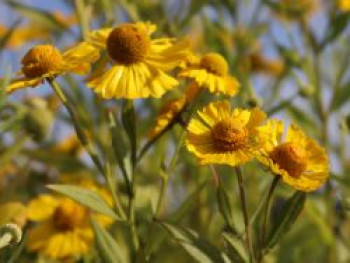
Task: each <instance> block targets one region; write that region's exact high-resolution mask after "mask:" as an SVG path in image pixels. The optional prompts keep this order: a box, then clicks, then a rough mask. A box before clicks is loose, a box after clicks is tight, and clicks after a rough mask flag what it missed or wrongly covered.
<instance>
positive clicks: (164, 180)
mask: <svg viewBox="0 0 350 263" xmlns="http://www.w3.org/2000/svg"><path fill="white" fill-rule="evenodd" d="M168 184H169V176H168V174H167V173H165V172H163V171H161V186H160V191H159V197H158V201H157V207H156V211H155V213H154V217H155V218H158V216H159V213H160V212H161V209H162V207H163V204H164V200H165V197H166V191H167V189H168Z"/></svg>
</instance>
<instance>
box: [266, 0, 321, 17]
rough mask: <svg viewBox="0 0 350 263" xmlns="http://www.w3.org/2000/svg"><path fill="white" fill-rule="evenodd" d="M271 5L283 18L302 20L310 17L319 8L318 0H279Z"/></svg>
mask: <svg viewBox="0 0 350 263" xmlns="http://www.w3.org/2000/svg"><path fill="white" fill-rule="evenodd" d="M270 7H271V8H272V10H273V11H274V12H275V14H277V15H278V16H279V17H281V18H282V19H287V20H300V19H308V18H309V17H310V16H311V15H312V14H314V13H315V12H316V11H317V9H318V2H317V1H316V0H282V1H280V0H278V1H275V2H273V3H272V4H271V5H270Z"/></svg>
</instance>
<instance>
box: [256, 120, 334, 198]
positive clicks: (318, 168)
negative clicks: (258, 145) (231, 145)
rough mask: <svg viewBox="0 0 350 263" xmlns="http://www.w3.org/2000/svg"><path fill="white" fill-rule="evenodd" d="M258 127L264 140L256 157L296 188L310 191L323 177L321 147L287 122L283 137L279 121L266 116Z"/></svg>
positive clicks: (324, 162)
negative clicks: (264, 122) (267, 118)
mask: <svg viewBox="0 0 350 263" xmlns="http://www.w3.org/2000/svg"><path fill="white" fill-rule="evenodd" d="M259 131H260V132H261V133H262V134H264V136H262V137H264V142H265V143H264V144H263V147H262V154H261V155H260V156H258V157H257V158H258V160H259V161H260V162H261V163H263V164H264V165H266V166H267V167H269V168H270V169H271V170H272V172H273V173H275V174H277V175H280V176H281V177H282V179H283V181H284V182H285V183H287V184H289V185H290V186H292V187H294V188H295V189H297V190H300V191H314V190H316V189H318V188H319V187H320V186H321V185H322V184H323V183H324V182H325V181H326V180H327V178H328V176H329V162H328V157H327V154H326V152H325V150H324V149H323V148H322V147H321V146H319V145H318V144H317V143H316V142H315V141H314V140H313V139H311V138H308V137H307V136H306V135H305V134H304V132H303V131H302V130H301V129H300V128H298V127H297V126H295V125H291V126H290V127H289V128H288V129H287V131H286V136H285V139H283V138H282V135H283V131H284V127H283V123H282V122H281V121H277V120H270V121H268V123H267V124H266V125H265V126H262V127H260V128H259Z"/></svg>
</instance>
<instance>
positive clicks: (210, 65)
mask: <svg viewBox="0 0 350 263" xmlns="http://www.w3.org/2000/svg"><path fill="white" fill-rule="evenodd" d="M200 66H201V67H202V68H204V69H206V70H207V71H208V72H210V73H213V74H215V75H218V76H225V75H227V73H228V65H227V62H226V60H225V59H224V58H223V57H222V56H221V55H219V54H217V53H208V54H205V55H204V56H202V58H201V61H200Z"/></svg>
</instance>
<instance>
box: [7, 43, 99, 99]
mask: <svg viewBox="0 0 350 263" xmlns="http://www.w3.org/2000/svg"><path fill="white" fill-rule="evenodd" d="M98 57H99V53H98V51H97V49H95V48H94V47H93V46H92V45H89V44H88V43H80V44H77V45H75V46H73V47H72V48H70V49H68V50H67V51H65V52H63V53H62V54H61V52H60V51H59V50H58V49H57V48H56V47H54V46H52V45H37V46H35V47H33V48H31V49H30V50H29V51H28V52H27V53H26V54H25V55H24V57H23V58H22V68H21V70H20V72H19V73H18V74H19V75H20V76H21V77H19V78H17V79H14V80H12V82H11V83H10V85H9V86H8V87H7V88H6V92H7V93H10V92H13V91H15V90H18V89H22V88H25V87H35V86H37V85H39V84H41V83H42V82H43V81H44V80H45V78H48V77H56V76H57V75H61V74H65V73H67V72H72V73H76V74H81V75H84V74H87V73H88V72H89V71H90V64H91V63H93V62H94V61H96V60H97V59H98Z"/></svg>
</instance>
